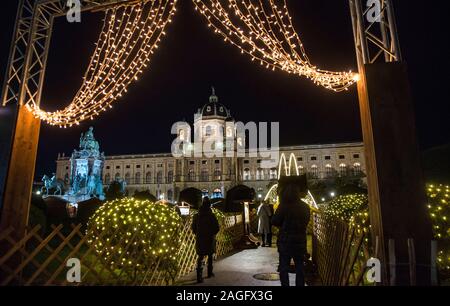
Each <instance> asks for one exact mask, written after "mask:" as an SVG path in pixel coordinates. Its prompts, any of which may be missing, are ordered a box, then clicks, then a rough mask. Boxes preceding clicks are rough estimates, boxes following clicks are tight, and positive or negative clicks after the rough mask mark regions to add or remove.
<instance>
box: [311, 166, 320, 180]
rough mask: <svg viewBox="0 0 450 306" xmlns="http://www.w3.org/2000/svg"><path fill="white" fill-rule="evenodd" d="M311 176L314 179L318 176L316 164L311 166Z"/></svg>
mask: <svg viewBox="0 0 450 306" xmlns="http://www.w3.org/2000/svg"><path fill="white" fill-rule="evenodd" d="M311 177H312V178H314V179H317V178H319V167H317V165H312V166H311Z"/></svg>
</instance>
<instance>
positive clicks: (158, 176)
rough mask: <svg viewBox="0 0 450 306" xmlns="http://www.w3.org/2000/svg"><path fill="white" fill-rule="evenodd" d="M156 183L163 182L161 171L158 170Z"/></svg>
mask: <svg viewBox="0 0 450 306" xmlns="http://www.w3.org/2000/svg"><path fill="white" fill-rule="evenodd" d="M156 183H157V184H162V183H163V173H162V171H161V170H160V171H158V173H157V174H156Z"/></svg>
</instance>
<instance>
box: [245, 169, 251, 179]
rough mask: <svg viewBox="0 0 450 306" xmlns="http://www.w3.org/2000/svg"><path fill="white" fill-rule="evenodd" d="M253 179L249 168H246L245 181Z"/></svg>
mask: <svg viewBox="0 0 450 306" xmlns="http://www.w3.org/2000/svg"><path fill="white" fill-rule="evenodd" d="M251 179H252V175H251V173H250V169H249V168H245V169H244V181H250V180H251Z"/></svg>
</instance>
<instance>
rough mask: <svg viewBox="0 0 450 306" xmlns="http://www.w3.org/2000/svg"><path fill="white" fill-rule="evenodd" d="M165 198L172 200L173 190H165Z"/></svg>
mask: <svg viewBox="0 0 450 306" xmlns="http://www.w3.org/2000/svg"><path fill="white" fill-rule="evenodd" d="M167 200H169V201H173V191H172V189H169V190H168V191H167Z"/></svg>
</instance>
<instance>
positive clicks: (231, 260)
mask: <svg viewBox="0 0 450 306" xmlns="http://www.w3.org/2000/svg"><path fill="white" fill-rule="evenodd" d="M277 267H278V252H277V248H276V247H272V248H263V247H259V248H258V249H254V250H243V251H240V252H237V253H234V254H232V255H229V256H227V257H224V258H221V259H219V260H218V261H216V262H214V274H215V275H216V276H215V277H213V278H211V279H207V278H205V279H204V283H202V284H196V273H195V272H193V273H191V274H189V275H187V276H186V277H184V278H182V279H181V280H180V281H179V282H178V285H184V286H280V281H279V280H272V281H266V280H257V279H255V278H254V275H256V274H260V273H277ZM204 275H205V276H206V267H205V268H204ZM290 279H291V286H293V285H295V274H290Z"/></svg>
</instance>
